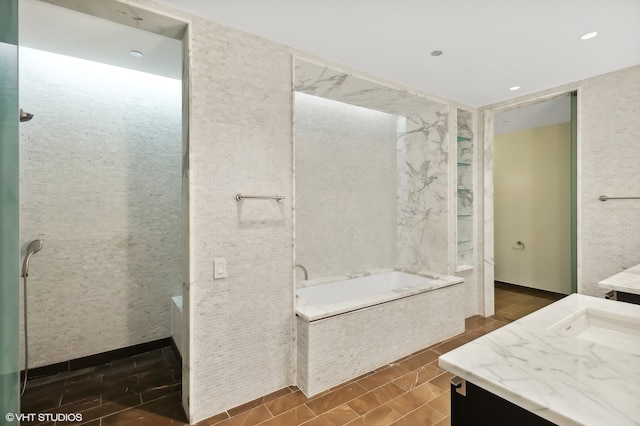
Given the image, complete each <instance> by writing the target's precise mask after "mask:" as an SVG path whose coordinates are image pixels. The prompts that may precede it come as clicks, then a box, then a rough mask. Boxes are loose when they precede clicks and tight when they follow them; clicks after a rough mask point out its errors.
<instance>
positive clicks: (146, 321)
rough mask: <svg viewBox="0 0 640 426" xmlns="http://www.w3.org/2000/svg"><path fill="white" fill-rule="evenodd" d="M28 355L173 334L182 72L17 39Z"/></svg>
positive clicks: (35, 362)
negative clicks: (37, 245) (161, 73)
mask: <svg viewBox="0 0 640 426" xmlns="http://www.w3.org/2000/svg"><path fill="white" fill-rule="evenodd" d="M20 103H21V105H22V107H23V108H24V109H25V110H26V111H28V112H31V113H33V114H34V118H33V120H32V121H30V122H26V123H22V125H21V126H20V242H21V254H22V255H23V256H24V248H25V246H26V245H27V244H28V242H29V241H31V240H33V239H36V238H40V239H43V240H44V246H43V248H42V250H41V251H40V252H39V253H37V254H35V255H34V256H33V257H32V259H31V267H30V271H29V283H28V285H29V288H28V303H29V307H28V314H29V358H30V359H29V366H30V367H38V366H42V365H48V364H52V363H56V362H61V361H66V360H69V359H74V358H78V357H82V356H86V355H91V354H95V353H100V352H105V351H108V350H112V349H117V348H121V347H125V346H129V345H133V344H137V343H143V342H147V341H151V340H156V339H159V338H163V337H168V336H169V335H170V334H171V333H170V309H169V306H170V305H169V297H170V296H172V295H176V294H180V291H181V281H182V279H181V240H180V239H181V236H180V235H181V234H180V226H181V195H180V191H181V188H180V179H181V177H180V176H181V133H180V132H181V130H180V129H181V124H180V123H181V82H180V81H178V80H172V79H168V78H164V77H157V76H153V75H149V74H144V73H140V72H135V71H131V70H126V69H122V68H117V67H112V66H108V65H103V64H98V63H95V62H89V61H84V60H80V59H75V58H70V57H66V56H62V55H56V54H52V53H47V52H42V51H37V50H33V49H28V48H21V49H20Z"/></svg>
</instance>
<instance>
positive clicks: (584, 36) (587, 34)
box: [580, 31, 598, 40]
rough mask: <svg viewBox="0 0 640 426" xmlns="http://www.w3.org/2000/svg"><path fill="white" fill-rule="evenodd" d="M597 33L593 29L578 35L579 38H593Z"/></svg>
mask: <svg viewBox="0 0 640 426" xmlns="http://www.w3.org/2000/svg"><path fill="white" fill-rule="evenodd" d="M597 35H598V32H597V31H593V32H591V33H586V34H583V35H581V36H580V40H589V39H591V38H594V37H595V36H597Z"/></svg>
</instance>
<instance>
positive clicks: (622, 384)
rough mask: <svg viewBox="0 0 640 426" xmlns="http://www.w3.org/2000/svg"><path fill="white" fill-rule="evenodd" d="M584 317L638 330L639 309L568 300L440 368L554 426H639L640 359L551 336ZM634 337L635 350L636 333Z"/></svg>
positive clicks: (575, 297) (446, 358)
mask: <svg viewBox="0 0 640 426" xmlns="http://www.w3.org/2000/svg"><path fill="white" fill-rule="evenodd" d="M585 309H592V310H598V311H599V312H602V311H606V312H614V313H615V314H612V315H621V316H624V317H626V318H633V319H634V321H637V322H636V324H640V305H633V304H630V303H624V302H617V301H613V300H606V299H600V298H596V297H591V296H585V295H580V294H572V295H569V296H567V297H565V298H563V299H561V300H559V301H557V302H555V303H553V304H551V305H548V306H546V307H544V308H542V309H540V310H538V311H535V312H533V313H532V314H530V315H527V316H525V317H523V318H520V319H519V320H517V321H514V322H512V323H510V324H508V325H506V326H504V327H502V328H500V329H498V330H496V331H493V332H491V333H489V334H486V335H484V336H481V337H479V338H477V339H476V340H473V341H472V342H470V343H467V344H465V345H463V346H460V347H459V348H457V349H454V350H452V351H451V352H448V353H446V354H444V355H442V356H441V357H440V359H439V365H440V367H442V368H444V369H446V370H448V371H451V372H452V373H454V374H456V375H457V376H459V377H461V378H463V379H465V380H468V381H470V382H472V383H473V384H475V385H477V386H480V387H482V388H484V389H485V390H487V391H489V392H492V393H494V394H495V395H497V396H499V397H501V398H504V399H506V400H508V401H511V402H512V403H514V404H516V405H518V406H520V407H522V408H524V409H526V410H529V411H531V412H533V413H535V414H537V415H538V416H540V417H542V418H545V419H547V420H549V421H551V422H553V423H556V424H559V425H599V426H600V425H603V426H609V425H616V426H624V425H640V355H637V354H634V353H632V352H628V351H627V350H625V349H626V348H624V345H622V347H623V349H614V348H612V347H610V346H605V345H602V344H598V343H593V342H591V341H589V340H586V339H584V338H577V337H570V336H567V335H563V334H562V333H561V332H558V331H553V330H550V329H549V327H551V326H553V325H554V324H557V323H559V322H560V321H561V320H563V319H565V318H566V317H568V316H570V315H572V314H575V313H576V312H580V311H583V310H585ZM636 328H637V329H638V330H635V329H636ZM563 329H564V326H563ZM567 329H569V328H567ZM634 330H635V331H638V332H639V333H638V334H637V336H638V340H639V342H638V343H639V344H640V325H638V326H633V327H632V331H633V332H635V331H634ZM629 350H630V351H631V349H629ZM636 352H637V350H636Z"/></svg>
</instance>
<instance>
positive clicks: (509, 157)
mask: <svg viewBox="0 0 640 426" xmlns="http://www.w3.org/2000/svg"><path fill="white" fill-rule="evenodd" d="M494 161H495V163H494V188H495V236H494V238H495V262H496V265H495V279H496V281H503V282H507V283H512V284H518V285H522V286H526V287H534V288H540V289H543V290H549V291H554V292H558V293H565V294H568V293H570V292H571V269H570V261H571V252H570V241H571V230H570V224H571V213H570V207H571V204H570V200H571V197H570V195H571V185H570V177H571V167H570V165H571V162H570V161H571V127H570V123H561V124H555V125H552V126H545V127H539V128H536V129H528V130H522V131H519V132H513V133H507V134H502V135H496V136H495V140H494ZM518 240H521V241H522V242H523V243H524V245H525V249H524V250H515V249H513V248H512V247H517V244H516V241H518Z"/></svg>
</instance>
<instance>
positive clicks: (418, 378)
mask: <svg viewBox="0 0 640 426" xmlns="http://www.w3.org/2000/svg"><path fill="white" fill-rule="evenodd" d="M434 361H435V362H437V360H434ZM439 374H442V370H440V369H439V368H437V367H436V366H433V365H431V364H429V365H423V366H422V367H420V368H417V369H415V370H413V371H410V372H409V373H407V374H405V375H404V376H401V377H399V378H397V379H395V380H394V381H393V383H395V384H396V385H397V386H399V387H400V388H401V389H402V390H404V391H410V390H411V389H413V388H415V387H416V386H420V385H421V384H423V383H425V382H428V381H429V380H431V379H433V378H434V377H436V376H438V375H439Z"/></svg>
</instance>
